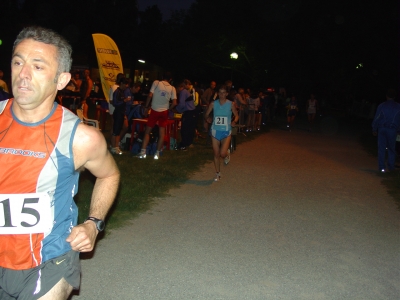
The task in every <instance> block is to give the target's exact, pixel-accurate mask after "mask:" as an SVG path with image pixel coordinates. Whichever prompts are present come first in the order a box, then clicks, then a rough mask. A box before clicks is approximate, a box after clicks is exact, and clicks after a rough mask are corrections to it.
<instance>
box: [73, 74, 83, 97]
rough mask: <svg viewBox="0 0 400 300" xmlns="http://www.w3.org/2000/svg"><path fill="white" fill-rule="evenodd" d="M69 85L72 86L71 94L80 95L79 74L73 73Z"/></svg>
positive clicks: (80, 83)
mask: <svg viewBox="0 0 400 300" xmlns="http://www.w3.org/2000/svg"><path fill="white" fill-rule="evenodd" d="M71 83H72V84H73V86H74V89H73V92H75V93H80V91H81V85H82V79H81V76H80V74H79V72H75V74H74V78H72V79H71Z"/></svg>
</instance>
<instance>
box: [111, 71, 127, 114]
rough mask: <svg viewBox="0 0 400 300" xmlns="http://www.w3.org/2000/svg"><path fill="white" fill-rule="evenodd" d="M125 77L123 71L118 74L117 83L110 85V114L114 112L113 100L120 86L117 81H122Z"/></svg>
mask: <svg viewBox="0 0 400 300" xmlns="http://www.w3.org/2000/svg"><path fill="white" fill-rule="evenodd" d="M122 77H124V78H125V75H124V74H122V73H118V74H117V78H116V79H115V83H114V84H113V85H112V86H110V90H109V91H108V102H109V103H108V112H109V113H110V115H112V114H113V113H114V105H112V101H113V95H114V92H115V90H116V89H117V88H118V86H119V85H118V84H117V82H119V81H121V78H122Z"/></svg>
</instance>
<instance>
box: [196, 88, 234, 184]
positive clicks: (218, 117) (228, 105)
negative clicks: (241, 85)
mask: <svg viewBox="0 0 400 300" xmlns="http://www.w3.org/2000/svg"><path fill="white" fill-rule="evenodd" d="M227 96H228V92H227V87H226V86H225V85H222V86H221V87H220V88H219V90H218V98H217V99H216V100H215V101H214V102H212V103H210V105H209V107H208V109H207V112H206V114H205V116H204V118H205V120H207V122H208V123H212V125H211V136H212V146H213V151H214V166H215V179H214V180H215V181H219V180H220V179H221V172H220V171H221V169H220V159H221V158H222V159H224V163H225V164H226V165H227V164H228V163H229V161H230V150H229V147H230V145H231V132H232V125H235V124H236V123H237V121H238V120H239V115H238V112H237V110H236V106H235V104H234V103H233V102H232V101H230V100H228V99H227ZM211 112H213V119H212V118H211V117H210V114H211ZM232 114H233V115H234V116H235V118H234V120H233V121H232Z"/></svg>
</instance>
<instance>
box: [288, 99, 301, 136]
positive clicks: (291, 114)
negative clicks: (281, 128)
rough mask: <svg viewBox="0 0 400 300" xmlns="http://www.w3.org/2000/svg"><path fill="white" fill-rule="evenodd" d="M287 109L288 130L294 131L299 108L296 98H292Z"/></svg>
mask: <svg viewBox="0 0 400 300" xmlns="http://www.w3.org/2000/svg"><path fill="white" fill-rule="evenodd" d="M286 109H287V128H288V129H289V131H292V129H293V124H294V119H295V118H296V115H297V112H298V110H299V107H298V105H297V100H296V97H295V96H292V97H291V98H290V102H289V104H288V105H287V106H286Z"/></svg>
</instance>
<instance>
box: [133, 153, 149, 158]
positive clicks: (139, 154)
mask: <svg viewBox="0 0 400 300" xmlns="http://www.w3.org/2000/svg"><path fill="white" fill-rule="evenodd" d="M135 157H137V158H146V153H142V152H139V153H138V154H137V155H135Z"/></svg>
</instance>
